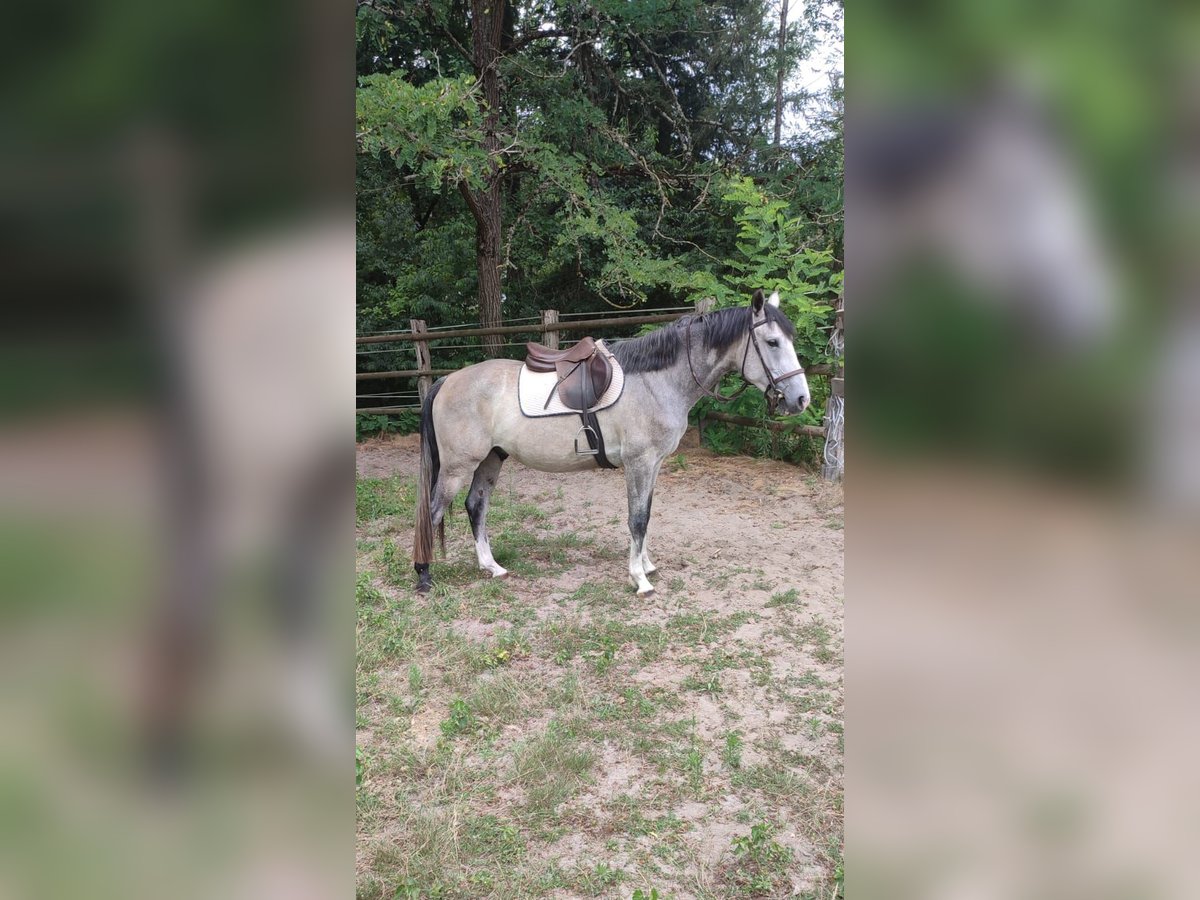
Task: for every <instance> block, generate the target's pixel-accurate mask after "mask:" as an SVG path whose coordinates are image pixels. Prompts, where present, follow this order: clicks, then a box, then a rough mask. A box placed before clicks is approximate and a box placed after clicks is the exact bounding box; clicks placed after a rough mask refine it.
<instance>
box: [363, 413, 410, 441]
mask: <svg viewBox="0 0 1200 900" xmlns="http://www.w3.org/2000/svg"><path fill="white" fill-rule="evenodd" d="M420 426H421V414H420V413H418V412H417V411H416V410H411V411H405V412H399V413H380V414H376V413H359V414H358V415H357V416H355V417H354V440H355V441H362V440H365V439H366V438H368V437H371V436H372V435H384V434H389V433H392V432H395V433H397V434H412V433H413V432H414V431H416V430H417V429H418V428H419V427H420Z"/></svg>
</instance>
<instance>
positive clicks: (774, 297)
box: [767, 291, 779, 309]
mask: <svg viewBox="0 0 1200 900" xmlns="http://www.w3.org/2000/svg"><path fill="white" fill-rule="evenodd" d="M767 302H768V303H770V304H771V305H772V306H774V307H775V308H776V309H779V291H772V293H771V296H770V297H768V298H767Z"/></svg>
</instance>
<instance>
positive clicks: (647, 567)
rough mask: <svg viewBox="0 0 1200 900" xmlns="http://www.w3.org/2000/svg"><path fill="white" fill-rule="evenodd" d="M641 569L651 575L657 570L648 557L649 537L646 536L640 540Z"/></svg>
mask: <svg viewBox="0 0 1200 900" xmlns="http://www.w3.org/2000/svg"><path fill="white" fill-rule="evenodd" d="M642 571H643V572H645V573H646V574H647V575H653V574H654V573H655V572H657V571H658V566H656V565H655V564H654V563H653V561H651V559H650V539H649V538H646V539H645V540H643V541H642Z"/></svg>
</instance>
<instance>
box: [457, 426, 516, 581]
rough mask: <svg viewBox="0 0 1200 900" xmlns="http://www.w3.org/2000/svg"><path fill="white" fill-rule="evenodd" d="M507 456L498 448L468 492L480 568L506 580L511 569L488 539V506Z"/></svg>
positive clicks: (489, 456) (477, 473)
mask: <svg viewBox="0 0 1200 900" xmlns="http://www.w3.org/2000/svg"><path fill="white" fill-rule="evenodd" d="M506 458H507V454H505V453H504V451H502V450H500V449H498V448H497V449H494V450H492V452H491V453H489V454H488V455H487V458H486V459H485V460H484V461H483V462H481V463H480V464H479V468H477V469H476V470H475V477H474V479H473V480H472V481H471V490H469V491H468V492H467V516H468V518H470V520H471V534H473V535H474V536H475V555H476V557H478V559H479V568H481V569H483V570H485V571H487V572H491V573H492V577H493V578H503V577H504V576H505V575H507V574H508V570H507V569H505V568H504V567H503V566H501V565H500V564H499V563H497V562H496V560H495V559H494V558H493V557H492V545H491V542H490V541H489V540H488V533H487V514H488V505H489V504H490V502H491V499H492V489H493V488H494V487H495V486H496V481H497V480H498V479H499V478H500V467H501V466H503V465H504V460H505V459H506Z"/></svg>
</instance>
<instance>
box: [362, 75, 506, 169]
mask: <svg viewBox="0 0 1200 900" xmlns="http://www.w3.org/2000/svg"><path fill="white" fill-rule="evenodd" d="M355 119H356V125H357V136H358V145H359V148H360V150H361V151H362V152H364V153H368V154H377V153H380V152H385V153H387V154H389V155H390V156H391V157H392V158H393V159H394V160H395V163H396V166H397V167H398V168H402V169H408V170H410V171H412V172H414V173H415V174H416V176H417V177H418V179H419V180H420V181H422V182H423V183H424V184H426V185H427V186H428V187H430V188H432V189H437V188H440V187H442V186H443V185H444V184H457V183H458V182H459V181H465V182H466V183H467V184H469V185H470V186H471V187H474V188H480V187H482V186H483V176H484V173H485V172H487V170H488V166H489V159H488V155H487V153H486V151H484V149H483V147H482V146H481V144H482V141H483V127H482V115H481V112H480V107H479V96H478V86H477V85H476V83H475V79H474V78H471V77H469V76H462V77H460V78H440V79H437V80H436V81H432V82H429V83H428V84H425V85H422V86H420V87H417V86H416V85H413V84H412V83H411V82H410V81H409V80H408V78H407V73H406V72H404V71H395V72H389V73H387V74H382V73H378V74H374V75H365V76H363V77H362V78H361V79H359V88H358V91H357V92H356V95H355Z"/></svg>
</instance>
